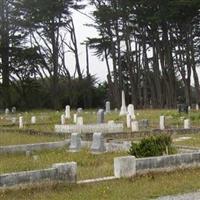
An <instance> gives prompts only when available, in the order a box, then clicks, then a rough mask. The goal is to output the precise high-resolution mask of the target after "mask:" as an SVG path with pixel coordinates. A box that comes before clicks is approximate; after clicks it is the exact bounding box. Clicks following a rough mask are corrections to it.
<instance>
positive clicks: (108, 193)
mask: <svg viewBox="0 0 200 200" xmlns="http://www.w3.org/2000/svg"><path fill="white" fill-rule="evenodd" d="M199 177H200V169H190V170H179V171H175V172H170V173H164V174H154V175H153V174H150V175H147V176H142V177H137V178H134V179H120V180H115V181H108V182H103V183H96V184H87V185H71V186H64V185H59V184H58V185H54V184H47V185H37V186H32V187H28V188H21V189H19V190H18V189H15V190H9V189H8V190H0V199H1V200H28V199H31V200H66V199H67V200H90V199H92V200H121V199H126V200H147V199H154V198H157V197H159V196H165V195H173V194H178V193H186V192H194V191H197V190H198V189H199V188H200V179H199Z"/></svg>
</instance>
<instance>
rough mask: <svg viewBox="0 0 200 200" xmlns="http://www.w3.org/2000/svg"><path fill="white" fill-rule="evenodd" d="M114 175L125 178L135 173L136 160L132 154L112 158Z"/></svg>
mask: <svg viewBox="0 0 200 200" xmlns="http://www.w3.org/2000/svg"><path fill="white" fill-rule="evenodd" d="M114 175H115V177H117V178H125V177H126V178H127V177H133V176H134V175H136V160H135V157H134V156H127V157H118V158H115V159H114Z"/></svg>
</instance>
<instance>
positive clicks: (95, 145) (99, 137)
mask: <svg viewBox="0 0 200 200" xmlns="http://www.w3.org/2000/svg"><path fill="white" fill-rule="evenodd" d="M91 151H92V153H94V154H98V153H103V152H105V151H106V147H105V143H104V137H103V134H102V133H94V134H93V140H92V146H91Z"/></svg>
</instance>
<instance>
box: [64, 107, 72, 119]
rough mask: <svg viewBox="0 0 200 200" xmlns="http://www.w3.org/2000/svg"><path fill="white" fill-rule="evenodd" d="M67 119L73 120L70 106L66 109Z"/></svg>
mask: <svg viewBox="0 0 200 200" xmlns="http://www.w3.org/2000/svg"><path fill="white" fill-rule="evenodd" d="M65 118H66V119H70V118H71V115H70V106H69V105H68V106H66V107H65Z"/></svg>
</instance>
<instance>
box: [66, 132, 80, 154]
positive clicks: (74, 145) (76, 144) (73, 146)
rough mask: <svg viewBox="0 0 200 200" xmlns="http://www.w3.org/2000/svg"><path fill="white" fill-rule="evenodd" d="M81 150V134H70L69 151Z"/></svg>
mask: <svg viewBox="0 0 200 200" xmlns="http://www.w3.org/2000/svg"><path fill="white" fill-rule="evenodd" d="M80 149H81V134H80V133H72V135H71V141H70V146H69V150H70V151H72V152H77V151H79V150H80Z"/></svg>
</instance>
